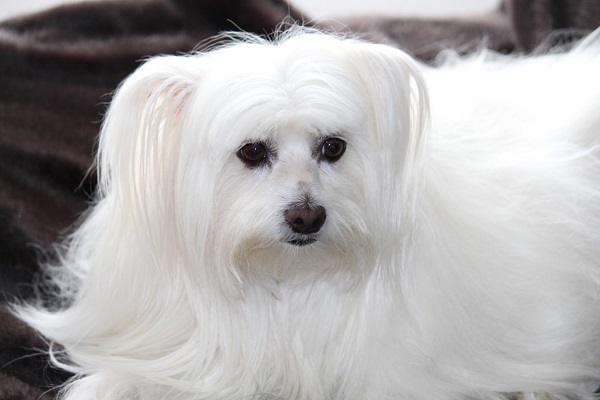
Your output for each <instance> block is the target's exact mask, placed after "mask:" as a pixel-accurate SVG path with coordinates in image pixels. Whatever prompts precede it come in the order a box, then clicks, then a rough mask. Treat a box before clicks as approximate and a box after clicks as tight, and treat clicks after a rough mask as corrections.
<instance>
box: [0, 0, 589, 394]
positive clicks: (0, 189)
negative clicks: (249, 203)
mask: <svg viewBox="0 0 600 400" xmlns="http://www.w3.org/2000/svg"><path fill="white" fill-rule="evenodd" d="M303 17H304V18H303ZM308 17H310V16H303V15H302V13H301V12H300V11H299V10H295V9H293V8H290V7H289V6H288V5H287V4H286V2H285V1H283V0H135V1H103V2H98V3H94V2H92V3H82V4H74V5H69V6H63V7H59V8H55V9H53V10H50V11H47V12H44V13H40V14H34V15H29V16H24V17H22V18H17V19H12V20H8V21H5V22H3V23H1V24H0V299H1V298H13V297H15V296H17V297H20V298H27V297H29V296H31V295H32V282H33V280H34V275H35V273H36V271H37V270H38V267H37V266H38V264H39V261H40V259H42V258H45V257H47V255H48V254H51V245H52V243H54V242H56V241H57V240H58V239H59V238H60V237H61V236H62V235H64V234H65V233H66V232H67V229H68V227H69V226H70V225H71V224H72V223H73V222H74V221H75V220H76V219H77V217H78V215H80V213H81V212H82V211H83V210H84V209H85V208H86V204H87V201H89V199H90V195H91V193H93V191H94V186H95V180H94V175H93V173H92V174H87V175H86V172H87V171H88V168H89V167H90V165H91V163H92V155H93V148H94V143H95V140H96V134H97V132H98V128H99V124H100V121H101V119H102V113H103V111H104V110H105V107H106V104H107V103H108V102H109V101H110V93H111V92H112V91H113V90H114V88H115V87H116V86H117V84H118V83H119V82H120V81H121V80H122V79H123V78H124V77H125V76H126V75H128V74H129V73H130V72H131V71H132V70H133V69H134V68H136V66H137V65H139V62H140V60H142V59H144V58H145V57H147V56H150V55H155V54H160V53H178V52H186V51H189V50H191V49H193V48H194V47H196V46H197V45H198V43H200V42H201V41H203V40H204V39H206V38H208V37H210V36H212V35H215V34H217V33H219V32H221V31H224V30H237V29H241V30H245V31H249V32H255V33H259V34H268V33H269V32H273V31H274V30H276V29H277V27H278V24H280V22H281V21H283V20H285V19H287V20H288V22H290V21H293V22H296V23H302V21H303V20H309V18H308ZM342 22H343V23H344V25H345V26H346V28H345V29H346V30H349V31H352V32H355V33H359V34H361V35H362V36H363V37H366V38H368V39H370V40H373V41H378V42H383V43H388V44H391V45H395V46H398V47H401V48H403V49H406V50H408V51H409V52H411V53H412V54H414V55H415V56H416V57H418V58H421V59H424V60H431V59H433V58H434V57H435V56H436V55H437V54H438V53H439V52H440V51H441V50H443V49H446V48H453V49H456V50H458V51H461V52H468V51H471V50H472V49H474V48H476V47H477V46H480V45H481V44H482V42H485V44H486V45H488V46H489V47H492V48H494V49H496V50H498V51H501V52H514V51H530V50H531V49H533V48H534V47H535V46H536V45H537V44H538V43H540V41H542V40H543V39H544V38H545V37H546V36H547V35H548V33H549V32H550V31H556V30H560V31H561V32H563V34H562V35H560V36H557V37H559V38H562V39H565V38H566V39H570V38H572V37H577V36H579V35H581V34H582V33H585V32H587V31H589V30H592V29H594V28H596V27H597V26H599V25H600V3H599V2H598V1H597V0H512V1H508V2H506V3H504V4H503V5H502V7H501V8H500V9H499V10H497V11H496V12H494V13H491V14H489V15H482V16H480V17H477V18H471V19H452V20H432V19H429V20H427V19H407V18H404V19H400V18H392V17H380V18H375V17H370V18H360V17H357V18H353V19H348V20H345V21H342ZM320 27H321V28H324V29H328V28H335V29H338V30H339V29H340V25H339V24H337V25H336V26H334V25H333V24H331V25H321V26H320ZM0 302H1V300H0ZM0 306H1V304H0ZM44 347H45V344H44V343H43V341H41V340H40V339H39V338H37V337H36V335H35V334H34V333H33V332H32V331H30V330H29V329H27V328H26V327H24V326H22V325H21V324H20V323H18V322H17V321H16V320H15V319H14V318H13V317H12V316H11V315H10V314H9V313H8V312H7V311H6V310H2V309H0V400H8V399H11V400H12V399H14V400H17V399H19V400H20V399H37V398H42V399H50V398H52V396H53V394H54V392H47V393H46V392H45V391H46V390H48V389H49V388H50V387H52V386H53V385H55V384H57V383H60V382H62V381H64V380H65V379H66V377H67V375H66V374H64V373H60V372H58V371H56V370H53V369H52V368H50V367H49V366H48V365H47V360H46V358H45V356H44V355H43V352H40V350H43V349H44ZM40 396H42V397H40Z"/></svg>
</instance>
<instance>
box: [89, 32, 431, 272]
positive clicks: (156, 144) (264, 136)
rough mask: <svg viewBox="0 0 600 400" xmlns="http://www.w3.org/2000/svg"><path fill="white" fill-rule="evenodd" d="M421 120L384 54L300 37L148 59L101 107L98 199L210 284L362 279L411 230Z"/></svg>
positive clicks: (414, 85)
mask: <svg viewBox="0 0 600 400" xmlns="http://www.w3.org/2000/svg"><path fill="white" fill-rule="evenodd" d="M425 114H426V100H425V95H424V93H423V89H422V85H421V81H420V78H419V76H418V73H417V72H416V70H415V66H414V65H413V63H412V62H411V61H410V59H409V58H408V57H407V56H406V55H405V54H404V53H402V52H400V51H399V50H395V49H392V48H389V47H385V46H380V45H373V44H366V43H363V42H359V41H354V40H341V39H337V38H334V37H331V36H328V35H324V34H317V33H300V34H298V33H296V34H293V35H290V36H289V37H286V38H284V39H281V40H279V41H277V42H275V43H270V42H269V43H267V42H265V41H262V40H260V39H257V38H250V39H248V38H247V39H246V40H245V41H243V42H240V43H237V44H234V45H230V46H226V47H224V48H221V49H218V50H214V51H212V52H208V53H205V54H197V55H190V56H178V57H176V56H164V57H158V58H154V59H151V60H150V61H148V62H146V63H145V64H144V65H143V66H142V67H141V68H140V69H139V70H138V71H136V72H135V73H134V74H132V75H131V76H130V77H129V78H128V79H127V80H126V81H125V82H124V84H123V85H122V86H121V87H120V89H119V90H118V92H117V94H116V96H115V99H114V101H113V103H112V105H111V107H110V109H109V113H108V116H107V119H106V121H105V124H104V126H103V131H102V135H101V142H100V153H99V168H100V174H101V190H102V194H101V195H102V198H103V200H104V201H111V202H113V203H114V207H115V209H117V208H118V209H119V210H120V211H119V212H120V213H121V214H122V215H121V218H122V220H123V221H129V223H131V224H132V225H133V226H134V227H133V228H132V229H134V230H136V229H137V231H138V232H137V233H136V235H139V237H140V238H145V239H144V240H146V246H147V249H149V251H156V252H157V253H159V254H162V255H165V254H166V253H169V254H170V256H169V258H171V259H174V257H185V259H186V261H185V263H186V264H188V265H196V266H197V268H203V269H204V273H205V274H208V275H214V276H220V277H225V276H227V279H228V280H229V281H232V279H230V278H231V276H232V275H233V276H234V277H235V278H236V279H234V281H238V282H240V281H242V282H243V281H244V280H246V279H250V278H252V277H253V276H265V275H268V276H272V277H275V278H277V279H283V278H284V277H290V276H297V275H298V274H301V275H303V276H306V274H307V272H317V273H323V272H324V271H337V272H340V271H354V272H357V271H358V272H359V273H361V274H362V273H364V272H365V270H368V269H369V268H372V266H373V265H375V264H376V263H375V258H376V257H378V256H381V255H380V254H377V253H378V251H379V249H380V248H382V247H384V246H386V244H388V243H393V245H392V246H388V248H392V249H395V250H396V251H397V250H398V247H399V246H401V242H402V240H403V239H402V238H403V236H405V233H406V232H403V231H405V230H406V225H407V224H406V221H405V220H407V219H410V215H409V214H410V213H411V212H413V210H412V208H413V205H412V200H411V198H412V196H413V195H414V193H415V191H416V190H415V188H414V187H413V184H414V180H415V179H414V177H415V169H416V167H415V166H416V164H417V162H418V154H419V152H420V148H421V147H422V142H423V135H422V132H423V125H424V121H425V119H426V115H425ZM408 178H410V179H408Z"/></svg>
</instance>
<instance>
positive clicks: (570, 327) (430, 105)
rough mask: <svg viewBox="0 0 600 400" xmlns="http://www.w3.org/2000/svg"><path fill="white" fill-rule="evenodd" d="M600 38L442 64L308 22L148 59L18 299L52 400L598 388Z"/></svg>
mask: <svg viewBox="0 0 600 400" xmlns="http://www.w3.org/2000/svg"><path fill="white" fill-rule="evenodd" d="M599 36H600V34H598V33H596V34H595V35H594V37H591V38H588V39H587V40H586V41H585V42H583V43H582V44H580V45H578V46H577V47H575V48H574V49H571V50H570V51H567V52H563V53H562V54H546V55H539V56H536V57H528V58H514V57H512V58H509V57H501V56H495V55H490V54H487V55H486V54H483V53H480V54H478V55H475V56H472V57H469V58H468V59H462V60H449V61H447V62H446V63H445V64H444V66H442V67H439V68H430V67H426V66H423V65H420V64H418V63H416V62H415V61H413V60H412V59H411V58H410V57H409V56H407V55H406V54H404V53H403V52H401V51H400V50H397V49H394V48H390V47H386V46H383V45H374V44H368V43H364V42H361V41H358V40H352V39H339V38H335V37H332V36H329V35H325V34H318V33H313V32H305V31H302V32H296V33H294V34H290V35H287V36H285V37H283V38H280V39H278V40H275V41H274V42H267V41H264V40H261V39H258V38H254V37H246V38H244V40H241V41H238V42H237V43H236V44H233V45H228V46H225V47H223V48H219V49H216V50H214V51H211V52H208V53H204V54H192V55H189V56H163V57H157V58H154V59H151V60H149V61H148V62H146V63H145V64H144V65H143V66H142V67H141V68H139V69H138V70H137V71H136V72H135V73H133V74H132V75H131V76H130V77H129V78H128V79H127V80H125V82H124V83H123V84H122V86H121V87H120V88H119V90H118V91H117V93H116V95H115V98H114V101H113V103H112V105H111V107H110V110H109V112H108V115H107V116H106V120H105V123H104V125H103V129H102V133H101V137H100V144H99V155H98V168H99V173H100V189H99V193H98V197H97V203H96V204H95V205H94V206H93V208H92V210H91V211H90V212H89V214H88V215H87V216H86V218H85V219H84V221H83V222H82V224H81V225H80V226H79V228H78V229H77V230H76V232H75V233H74V235H73V236H72V238H71V240H70V241H69V242H68V244H67V246H66V249H65V251H64V252H63V253H62V258H61V262H60V265H58V266H54V267H50V270H52V271H54V272H52V274H53V284H54V285H57V286H55V287H56V288H58V291H59V293H60V294H59V299H60V303H61V304H60V307H58V308H57V307H55V308H53V309H50V310H48V309H43V308H42V307H39V306H36V307H28V308H27V307H24V308H21V309H20V310H19V312H20V315H21V317H22V318H23V319H25V320H26V321H27V322H29V323H30V324H31V325H33V326H34V327H35V328H37V329H38V330H39V331H40V332H41V333H43V334H44V335H45V336H46V337H47V338H49V339H50V340H51V341H52V342H55V343H59V344H60V345H61V348H62V349H64V353H63V352H62V350H61V351H60V352H59V351H58V350H57V351H56V352H54V353H53V355H54V356H55V357H56V358H55V362H56V363H57V364H58V365H60V366H62V367H64V368H67V369H69V370H72V371H74V372H75V373H76V374H77V377H76V379H74V380H73V381H72V382H71V383H70V384H69V385H68V386H67V387H66V388H65V390H64V396H65V398H67V399H69V400H92V399H93V400H100V399H102V400H106V399H111V400H117V399H118V400H123V399H131V400H149V399H153V400H158V399H185V400H191V399H193V400H200V399H209V400H221V399H223V400H234V399H235V400H242V399H252V400H256V399H285V400H308V399H310V400H342V399H343V400H392V399H394V400H403V399H423V400H435V399H476V400H487V399H515V398H524V399H549V398H552V399H574V398H581V399H591V398H593V392H594V390H595V389H596V387H597V386H598V384H599V383H600V39H599ZM57 349H58V348H57Z"/></svg>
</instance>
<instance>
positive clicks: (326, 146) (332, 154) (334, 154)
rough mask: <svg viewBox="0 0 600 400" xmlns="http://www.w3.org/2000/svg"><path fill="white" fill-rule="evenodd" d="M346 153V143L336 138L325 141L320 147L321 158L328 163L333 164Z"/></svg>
mask: <svg viewBox="0 0 600 400" xmlns="http://www.w3.org/2000/svg"><path fill="white" fill-rule="evenodd" d="M345 151H346V142H344V141H343V140H342V139H338V138H329V139H326V140H325V141H324V142H323V144H322V145H321V154H320V156H321V158H322V159H325V160H327V161H329V162H335V161H337V160H339V159H340V157H342V155H343V154H344V152H345Z"/></svg>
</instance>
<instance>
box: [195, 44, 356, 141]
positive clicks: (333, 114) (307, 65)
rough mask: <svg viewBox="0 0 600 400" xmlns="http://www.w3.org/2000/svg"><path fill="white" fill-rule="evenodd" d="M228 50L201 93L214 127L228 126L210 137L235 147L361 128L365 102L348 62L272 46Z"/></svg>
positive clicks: (212, 70)
mask: <svg viewBox="0 0 600 400" xmlns="http://www.w3.org/2000/svg"><path fill="white" fill-rule="evenodd" d="M229 50H231V51H230V52H229V53H228V54H227V57H224V58H223V60H227V61H228V62H226V63H225V66H224V67H222V68H219V63H215V64H214V67H213V68H211V72H210V74H209V75H208V76H207V77H206V81H207V82H206V83H205V84H203V85H201V89H200V90H201V96H203V97H204V98H205V102H210V103H211V104H212V107H211V108H212V109H214V110H216V111H217V112H216V114H213V115H214V117H213V119H214V121H215V123H219V124H226V125H229V126H227V127H222V128H220V129H215V131H217V132H223V131H227V132H228V136H229V137H232V136H234V137H237V139H235V140H237V141H238V142H239V141H242V140H245V141H248V140H252V139H261V138H267V137H268V138H274V139H277V138H279V137H282V136H289V135H303V136H307V137H309V136H315V135H318V134H319V132H332V131H333V132H337V131H348V130H354V129H355V128H356V126H357V125H359V124H360V123H361V120H362V119H363V116H364V110H365V109H366V106H365V101H368V99H366V95H365V93H364V90H362V89H361V86H360V84H359V83H358V82H357V77H356V74H355V73H354V71H355V69H354V68H353V66H352V65H349V64H348V63H347V62H344V61H343V60H340V59H339V58H336V57H333V56H328V55H327V54H323V52H315V53H313V52H310V51H303V52H301V54H296V53H295V52H294V51H282V49H279V48H277V47H273V46H271V47H269V46H259V47H256V48H254V49H252V48H251V47H248V48H240V49H236V48H232V49H229ZM237 50H240V51H239V53H240V54H239V55H238V56H239V62H238V63H237V64H235V65H234V63H233V61H234V60H236V59H238V58H236V53H237V52H238V51H237ZM254 50H256V51H254ZM223 60H221V61H223ZM232 140H233V139H232ZM232 145H234V144H232Z"/></svg>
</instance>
